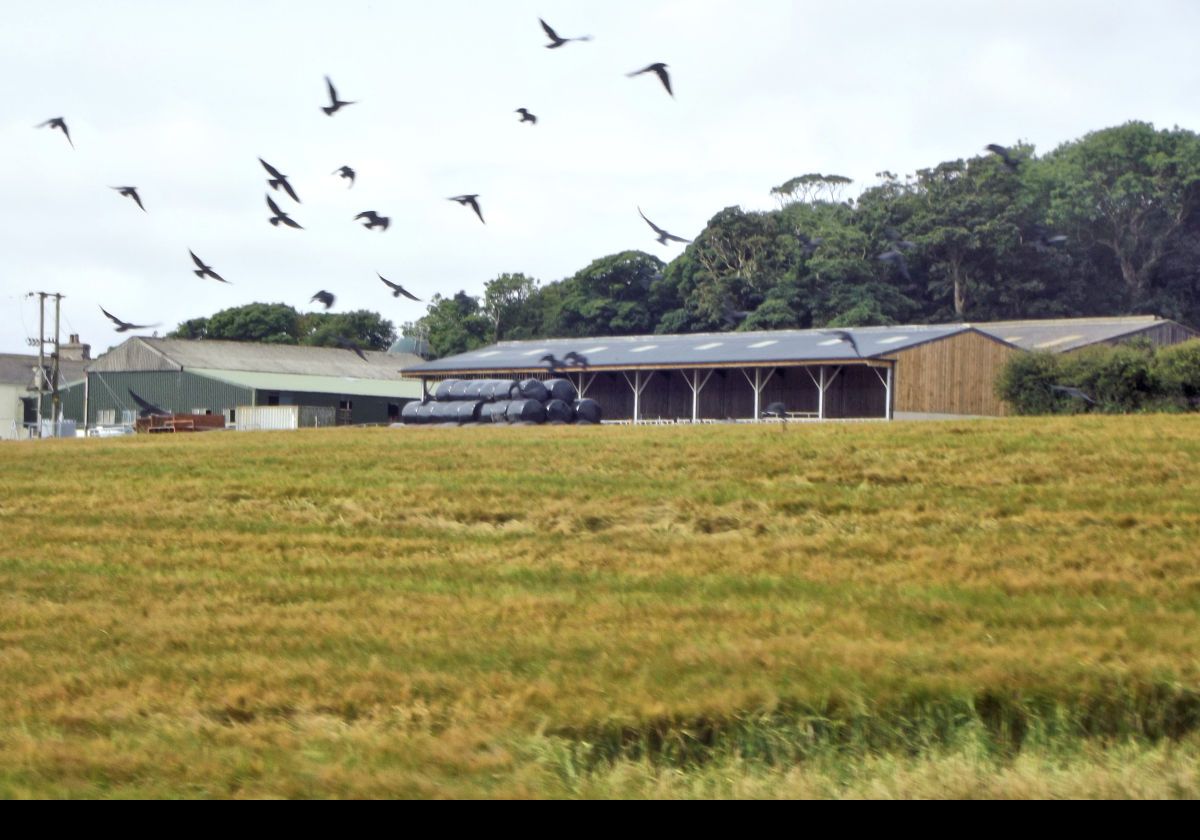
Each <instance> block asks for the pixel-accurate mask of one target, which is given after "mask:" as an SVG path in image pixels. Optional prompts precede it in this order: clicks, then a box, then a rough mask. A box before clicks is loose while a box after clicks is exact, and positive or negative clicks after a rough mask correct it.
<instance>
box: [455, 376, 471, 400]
mask: <svg viewBox="0 0 1200 840" xmlns="http://www.w3.org/2000/svg"><path fill="white" fill-rule="evenodd" d="M470 387H471V380H470V379H460V380H458V381H457V382H455V383H454V384H453V385H451V386H450V399H452V400H455V401H457V400H465V399H466V398H467V389H468V388H470Z"/></svg>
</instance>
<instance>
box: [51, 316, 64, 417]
mask: <svg viewBox="0 0 1200 840" xmlns="http://www.w3.org/2000/svg"><path fill="white" fill-rule="evenodd" d="M62 299H63V296H62V295H60V294H58V293H57V292H56V293H55V294H54V357H53V358H54V368H53V371H52V372H51V374H50V387H51V389H52V392H53V396H52V397H51V398H50V417H51V419H52V420H53V421H54V423H55V426H54V434H55V436H57V435H58V425H57V424H58V423H59V421H60V420H61V419H62V418H61V416H60V415H61V412H62V405H61V403H62V398H61V397H60V396H59V393H58V344H59V337H60V336H59V334H58V322H59V313H60V310H61V308H62Z"/></svg>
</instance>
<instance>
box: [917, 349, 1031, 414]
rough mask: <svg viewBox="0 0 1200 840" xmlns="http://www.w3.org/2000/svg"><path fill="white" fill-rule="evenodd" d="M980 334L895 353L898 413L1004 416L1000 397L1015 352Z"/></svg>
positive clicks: (1003, 405)
mask: <svg viewBox="0 0 1200 840" xmlns="http://www.w3.org/2000/svg"><path fill="white" fill-rule="evenodd" d="M1020 352H1022V351H1021V350H1018V349H1017V348H1015V347H1009V346H1007V345H1005V344H1002V343H1001V342H999V341H996V340H994V339H992V338H988V337H987V336H985V335H982V334H981V333H977V332H964V333H959V334H958V335H954V336H950V337H949V338H944V339H942V340H941V341H931V342H929V343H927V344H921V345H918V346H916V347H912V348H910V349H908V350H903V351H901V352H899V353H897V354H896V357H895V358H896V385H895V388H896V411H906V412H919V413H923V414H974V415H985V416H1003V415H1006V414H1008V413H1009V408H1008V405H1007V404H1006V403H1005V402H1003V401H1002V400H1001V399H1000V398H999V397H997V396H996V392H995V383H996V377H997V376H999V374H1000V370H1001V368H1003V367H1004V364H1005V362H1007V361H1008V360H1009V359H1010V358H1012V356H1013V355H1014V354H1015V353H1020Z"/></svg>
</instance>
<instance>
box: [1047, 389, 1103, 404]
mask: <svg viewBox="0 0 1200 840" xmlns="http://www.w3.org/2000/svg"><path fill="white" fill-rule="evenodd" d="M1050 390H1051V391H1052V392H1054V393H1055V394H1062V395H1063V396H1064V397H1074V398H1075V399H1077V400H1083V401H1084V402H1085V403H1087V404H1088V405H1095V404H1096V401H1095V400H1094V399H1092V398H1091V397H1089V396H1088V395H1087V394H1085V393H1084V392H1083V391H1081V390H1080V389H1078V388H1072V387H1071V386H1069V385H1051V386H1050Z"/></svg>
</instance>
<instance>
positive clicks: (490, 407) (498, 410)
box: [479, 400, 508, 423]
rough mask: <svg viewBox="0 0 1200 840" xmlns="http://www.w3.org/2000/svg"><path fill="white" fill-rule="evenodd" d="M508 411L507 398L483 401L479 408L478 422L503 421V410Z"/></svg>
mask: <svg viewBox="0 0 1200 840" xmlns="http://www.w3.org/2000/svg"><path fill="white" fill-rule="evenodd" d="M507 411H508V400H501V401H500V402H490V403H484V404H483V406H482V407H481V408H480V409H479V422H480V423H503V422H505V416H504V415H505V412H507Z"/></svg>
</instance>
